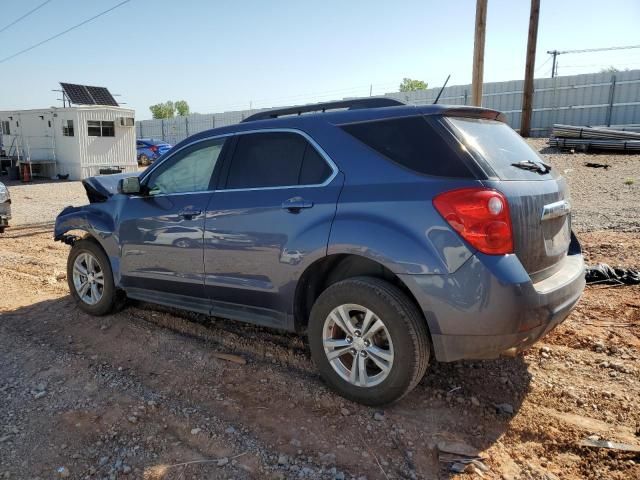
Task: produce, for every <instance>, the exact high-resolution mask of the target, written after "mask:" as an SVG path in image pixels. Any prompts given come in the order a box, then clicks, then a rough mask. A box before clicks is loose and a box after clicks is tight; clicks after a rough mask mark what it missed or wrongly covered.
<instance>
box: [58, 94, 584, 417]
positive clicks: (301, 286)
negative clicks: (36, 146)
mask: <svg viewBox="0 0 640 480" xmlns="http://www.w3.org/2000/svg"><path fill="white" fill-rule="evenodd" d="M318 110H322V112H323V113H311V112H314V111H316V112H317V111H318ZM84 184H85V188H86V189H87V192H88V194H89V198H90V200H91V204H90V205H87V206H83V207H68V208H66V209H65V210H64V211H62V213H60V215H59V216H58V218H57V220H56V226H55V238H56V239H58V240H61V241H65V242H67V243H69V244H72V245H73V247H72V248H71V251H70V254H69V259H68V264H67V268H68V279H69V288H70V290H71V294H72V296H73V298H74V299H75V300H76V302H77V304H78V305H79V306H80V308H81V309H82V310H84V311H86V312H89V313H91V314H94V315H104V314H106V313H108V312H111V311H113V310H114V309H116V308H118V307H120V306H121V305H122V302H123V299H124V298H125V297H130V298H133V299H138V300H144V301H147V302H154V303H158V304H162V305H170V306H173V307H178V308H183V309H187V310H192V311H197V312H202V313H204V314H208V315H215V316H220V317H225V318H229V319H233V320H239V321H244V322H251V323H255V324H259V325H264V326H269V327H274V328H279V329H283V330H289V331H295V332H299V333H301V334H306V335H308V339H309V344H310V348H311V355H312V357H313V360H314V363H315V364H316V366H317V368H318V370H319V371H320V373H321V375H322V376H323V378H324V379H325V381H326V382H327V383H328V384H329V385H330V386H331V387H332V388H334V389H335V390H336V391H337V392H339V393H340V394H342V395H344V396H345V397H347V398H349V399H352V400H355V401H358V402H362V403H364V404H369V405H378V404H385V403H389V402H392V401H394V400H397V399H398V398H400V397H402V396H403V395H405V394H406V393H407V392H409V391H411V390H412V389H413V388H414V387H415V386H416V385H417V383H418V382H419V381H420V379H421V378H422V377H423V376H424V374H425V372H426V370H427V366H428V364H429V362H431V361H433V360H438V361H444V362H449V361H454V360H460V359H484V358H496V357H498V356H501V355H507V356H513V355H515V354H516V353H517V352H520V351H522V350H524V349H526V348H528V347H530V346H531V345H532V344H533V343H534V342H536V341H537V340H538V339H540V338H541V337H542V336H543V335H545V334H547V333H548V332H549V331H550V330H551V329H553V328H554V327H555V326H556V325H558V324H559V323H560V322H562V321H563V320H564V319H565V318H566V317H567V315H568V314H569V312H570V311H571V310H572V308H573V307H574V306H575V304H576V302H577V301H578V299H579V298H580V296H581V294H582V291H583V289H584V285H585V280H584V263H583V258H582V254H581V249H580V244H579V242H578V240H577V239H576V237H575V236H574V235H573V234H572V231H571V218H570V211H571V204H570V200H569V198H570V197H569V191H568V188H567V183H566V181H565V179H564V178H562V177H561V176H560V175H559V174H558V172H557V171H556V170H555V169H552V168H551V167H550V166H549V165H547V164H545V163H544V162H543V161H542V160H541V158H540V157H539V156H538V155H537V153H536V152H535V151H533V150H532V149H531V148H530V147H529V146H528V145H527V143H526V142H524V141H523V140H522V138H520V136H519V135H518V134H517V133H515V132H514V131H513V130H512V129H511V128H510V127H509V126H508V125H507V124H506V123H505V117H504V116H503V115H502V114H500V113H499V112H497V111H493V110H488V109H482V108H475V107H447V106H441V105H429V106H406V105H397V102H393V101H391V100H388V99H373V100H371V99H366V100H353V101H344V102H334V103H331V104H320V105H314V106H305V107H296V108H291V109H282V110H271V111H266V112H263V113H259V114H256V115H254V116H252V117H249V118H247V119H246V120H245V121H244V122H243V123H240V124H238V125H233V126H228V127H222V128H217V129H213V130H209V131H206V132H201V133H198V134H197V135H194V136H192V137H190V138H188V139H186V140H184V141H182V142H180V143H179V144H178V145H176V147H175V148H174V149H173V150H172V151H171V152H170V153H169V154H167V155H165V156H164V157H163V158H162V159H161V161H159V162H157V163H155V164H154V165H153V166H151V167H150V168H149V169H147V171H145V172H143V173H141V174H140V175H137V176H131V175H129V176H123V175H120V176H115V175H114V176H108V177H94V178H90V179H87V180H85V181H84ZM174 227H179V229H180V234H179V237H180V242H179V243H178V242H175V241H170V240H172V239H173V238H174V236H171V237H167V239H164V238H163V237H164V236H165V232H167V231H168V229H172V228H174ZM70 230H84V231H85V232H86V236H85V237H83V238H77V237H73V236H70V235H69V234H68V233H67V232H69V231H70ZM175 238H178V237H177V236H176V237H175ZM221 239H225V240H224V241H221ZM186 240H190V241H189V242H188V241H186Z"/></svg>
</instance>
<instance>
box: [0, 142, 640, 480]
mask: <svg viewBox="0 0 640 480" xmlns="http://www.w3.org/2000/svg"><path fill="white" fill-rule="evenodd" d="M541 148H544V147H541ZM581 155H582V154H581ZM562 157H563V158H562V159H561V160H557V159H556V164H559V162H560V161H562V162H568V163H571V162H572V160H571V158H574V160H573V162H574V163H576V165H574V166H573V167H563V168H567V169H568V168H574V169H578V168H581V167H580V165H581V164H582V163H583V159H582V158H576V157H575V156H570V155H566V157H567V158H564V157H565V155H562ZM593 157H594V156H589V160H592V159H593ZM629 158H635V159H636V162H638V161H640V156H634V157H628V158H623V159H622V160H624V161H625V162H627V161H628V160H629ZM596 161H597V159H596ZM636 165H637V163H636ZM624 168H627V167H626V166H625V167H624ZM636 168H637V167H636ZM614 170H615V168H614ZM574 171H575V170H574ZM636 171H637V170H636ZM569 180H570V184H571V186H572V188H574V186H573V184H574V183H576V185H580V182H575V181H572V179H571V178H570V179H569ZM612 182H614V181H613V180H612ZM623 187H625V186H624V185H621V186H620V187H619V188H620V189H622V188H623ZM629 187H630V192H631V193H630V195H637V189H638V186H637V185H635V186H633V185H632V186H629ZM612 188H613V187H612ZM633 188H635V189H636V191H635V193H634V192H633V191H632V190H631V189H633ZM578 189H580V187H578ZM573 191H574V197H576V196H577V197H578V198H583V197H584V198H586V195H588V192H586V193H585V192H582V190H580V193H579V194H578V195H576V188H574V190H573ZM14 198H15V197H14ZM625 200H627V199H626V197H625ZM581 201H583V200H581ZM598 201H599V200H598ZM591 203H594V204H595V205H598V204H597V203H595V202H594V201H593V200H592V202H591ZM14 204H15V200H14ZM625 205H626V206H622V207H621V208H627V207H629V208H631V209H633V210H634V213H633V215H635V216H636V217H635V219H636V220H633V221H637V218H638V213H637V212H638V210H637V202H636V203H635V204H632V205H628V204H626V203H625ZM614 207H615V206H614V205H613V204H611V205H608V204H607V208H611V209H614ZM594 208H595V207H594ZM582 215H583V211H582V210H580V209H579V208H578V210H577V212H576V216H577V217H578V218H581V216H582ZM588 217H589V215H586V216H583V217H582V218H584V221H583V222H577V229H578V233H579V237H580V240H581V241H582V243H583V247H584V249H585V256H586V258H587V260H588V261H589V262H591V263H594V262H599V261H602V262H608V263H610V264H612V265H627V266H634V265H635V266H640V234H638V233H637V232H638V229H637V227H636V225H634V224H633V221H632V222H631V223H630V222H628V221H627V220H624V221H618V222H617V223H616V219H618V218H622V216H620V217H617V216H615V215H614V216H612V215H609V217H610V220H606V222H607V223H606V224H604V225H601V224H594V223H589V221H588ZM611 219H612V220H611ZM598 226H600V227H601V228H596V227H598ZM68 249H69V247H67V246H65V245H62V244H60V243H55V242H53V241H52V238H51V229H50V227H46V226H38V227H23V228H15V229H11V230H7V232H6V233H5V234H4V235H3V236H2V237H0V478H8V479H27V478H29V479H36V478H41V479H49V478H91V479H93V478H107V479H113V478H144V479H149V480H151V479H196V478H197V479H201V478H213V479H231V478H234V479H245V478H256V479H262V478H268V479H276V478H310V479H320V478H322V479H342V478H345V479H351V478H354V479H362V478H367V479H369V480H371V479H385V480H386V479H392V478H396V479H405V478H406V479H414V478H424V479H433V478H452V477H455V478H461V479H466V478H480V477H483V478H488V479H504V480H508V479H545V480H553V479H556V478H562V479H583V478H587V479H602V478H607V479H609V478H611V479H631V478H640V455H639V454H638V453H628V452H620V451H616V450H610V449H597V448H591V447H584V446H580V445H579V442H580V441H581V440H583V439H585V438H586V437H591V438H595V437H594V436H597V438H599V439H604V440H612V441H617V442H621V443H626V444H631V445H635V446H637V445H640V362H639V360H640V287H608V286H601V285H600V286H598V285H596V286H591V287H588V288H587V290H586V291H585V294H584V297H583V299H582V300H581V302H580V304H579V306H578V307H577V309H576V310H575V311H574V312H573V313H572V314H571V316H570V317H569V318H568V319H567V320H566V321H565V322H564V323H563V324H562V325H560V326H559V327H558V328H557V329H556V330H555V331H553V332H552V333H551V334H550V335H549V336H548V337H546V338H545V339H544V340H543V341H542V342H541V343H539V344H537V345H536V346H535V347H533V348H532V349H531V350H529V351H528V352H526V353H525V354H523V355H521V356H519V357H517V358H515V359H500V360H494V361H482V362H456V363H452V364H437V363H432V365H431V366H430V368H429V370H428V373H427V375H426V376H425V378H424V379H423V380H422V382H421V383H420V384H419V385H418V387H417V388H416V389H415V390H414V391H413V392H412V393H411V394H410V395H408V396H407V397H405V398H404V399H403V400H401V401H400V402H398V403H396V404H394V405H392V406H389V407H386V408H384V409H380V408H378V409H376V408H369V407H363V406H361V405H358V404H354V403H351V402H349V401H346V400H344V399H343V398H341V397H339V396H337V395H335V394H334V393H332V392H331V391H329V390H328V388H327V387H326V386H325V385H324V384H323V382H322V381H321V380H320V378H319V377H318V376H317V374H316V373H315V370H314V368H313V365H312V364H311V361H310V358H309V352H308V346H307V345H306V343H305V341H304V339H301V338H299V337H297V336H295V335H290V334H285V333H281V332H278V331H274V330H268V329H263V328H258V327H253V326H248V325H242V324H239V323H235V322H231V321H226V320H222V319H208V318H205V317H202V316H199V315H195V314H189V313H184V312H178V311H173V310H170V309H166V308H163V307H158V306H151V305H147V304H141V303H136V304H130V305H128V306H127V307H126V308H125V309H124V310H123V311H121V312H119V313H117V314H114V315H110V316H107V317H102V318H96V317H91V316H88V315H86V314H84V313H82V312H81V311H80V310H78V309H77V308H75V306H74V305H73V303H72V301H71V300H70V298H69V296H68V289H67V284H66V277H65V270H66V257H67V254H68ZM220 353H228V354H233V355H237V356H239V357H241V358H242V359H243V360H244V361H246V363H245V364H242V363H236V362H232V361H228V360H224V359H221V358H219V355H218V354H220ZM234 359H235V357H234ZM236 360H237V359H236ZM504 404H508V405H507V406H506V408H505V406H504ZM497 405H502V408H497V407H496V406H497ZM508 407H511V409H512V413H510V412H511V409H510V408H508ZM443 442H448V443H449V444H451V443H452V442H456V443H463V444H465V445H466V446H468V447H473V448H474V449H477V450H478V451H479V452H480V454H479V455H480V456H481V457H482V458H483V459H484V460H483V463H484V464H485V465H486V466H487V467H488V470H486V471H481V470H476V471H472V472H470V473H462V474H454V473H451V472H449V471H448V469H447V465H445V464H443V463H440V462H439V461H438V445H441V446H442V444H443Z"/></svg>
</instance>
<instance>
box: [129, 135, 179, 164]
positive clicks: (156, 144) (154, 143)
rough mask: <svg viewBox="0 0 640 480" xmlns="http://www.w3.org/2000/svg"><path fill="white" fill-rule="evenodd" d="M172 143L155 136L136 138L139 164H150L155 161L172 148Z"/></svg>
mask: <svg viewBox="0 0 640 480" xmlns="http://www.w3.org/2000/svg"><path fill="white" fill-rule="evenodd" d="M171 148H172V145H170V144H169V143H167V142H163V141H162V140H155V139H153V138H139V139H137V140H136V150H137V152H138V153H137V155H138V164H139V165H145V166H146V165H150V164H151V163H153V162H155V161H156V160H157V159H158V158H159V157H160V155H164V154H165V153H167V152H168V151H169V150H171Z"/></svg>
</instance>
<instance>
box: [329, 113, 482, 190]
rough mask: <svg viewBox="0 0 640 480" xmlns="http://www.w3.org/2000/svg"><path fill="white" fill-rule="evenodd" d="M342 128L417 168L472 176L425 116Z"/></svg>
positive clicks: (403, 164) (384, 153) (405, 164)
mask: <svg viewBox="0 0 640 480" xmlns="http://www.w3.org/2000/svg"><path fill="white" fill-rule="evenodd" d="M341 128H342V129H343V130H344V131H346V132H347V133H349V134H350V135H352V136H354V137H355V138H357V139H358V140H360V141H361V142H362V143H364V144H365V145H367V146H369V147H371V148H373V149H374V150H376V151H377V152H379V153H381V154H382V155H384V156H385V157H387V158H388V159H390V160H392V161H393V162H395V163H398V164H400V165H402V166H403V167H406V168H409V169H411V170H413V171H415V172H418V173H423V174H426V175H434V176H439V177H463V178H469V177H473V175H472V173H471V171H470V170H469V168H468V167H467V166H466V165H465V163H464V161H463V160H462V158H461V157H460V155H459V154H458V152H457V151H456V149H455V148H453V147H452V146H451V145H449V144H448V143H447V142H446V140H445V139H444V138H443V137H442V135H440V133H438V132H437V131H436V130H435V129H434V127H433V126H431V125H430V124H429V123H428V122H427V120H426V119H425V118H424V117H405V118H394V119H390V120H378V121H373V122H362V123H351V124H347V125H341Z"/></svg>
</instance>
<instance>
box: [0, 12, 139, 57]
mask: <svg viewBox="0 0 640 480" xmlns="http://www.w3.org/2000/svg"><path fill="white" fill-rule="evenodd" d="M130 1H131V0H124V1H123V2H120V3H118V4H117V5H115V6H113V7H111V8H109V9H107V10H105V11H104V12H100V13H98V14H97V15H94V16H93V17H91V18H88V19H86V20H85V21H83V22H80V23H78V24H76V25H74V26H72V27H69V28H67V29H66V30H63V31H62V32H60V33H56V34H55V35H54V36H52V37H49V38H47V39H45V40H42V41H41V42H38V43H36V44H35V45H31V46H30V47H27V48H25V49H24V50H20V51H19V52H16V53H14V54H13V55H9V56H8V57H4V58H3V59H0V63H4V62H6V61H7V60H11V59H12V58H15V57H17V56H18V55H22V54H23V53H26V52H28V51H30V50H33V49H34V48H37V47H39V46H40V45H43V44H45V43H47V42H50V41H51V40H55V39H56V38H58V37H61V36H62V35H64V34H65V33H69V32H70V31H72V30H75V29H76V28H79V27H81V26H83V25H86V24H87V23H89V22H91V21H93V20H95V19H96V18H98V17H101V16H103V15H105V14H107V13H109V12H111V11H112V10H115V9H116V8H118V7H121V6H122V5H124V4H125V3H129V2H130Z"/></svg>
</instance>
